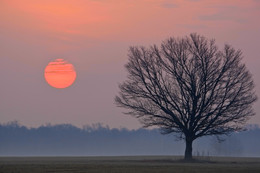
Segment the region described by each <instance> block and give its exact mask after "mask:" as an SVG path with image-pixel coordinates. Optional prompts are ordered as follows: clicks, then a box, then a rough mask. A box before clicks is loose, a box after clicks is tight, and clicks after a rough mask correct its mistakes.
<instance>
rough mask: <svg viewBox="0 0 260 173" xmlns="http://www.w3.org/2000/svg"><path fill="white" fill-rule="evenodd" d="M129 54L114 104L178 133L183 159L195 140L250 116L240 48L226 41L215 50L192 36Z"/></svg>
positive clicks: (249, 84) (252, 97) (238, 126)
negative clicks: (124, 79)
mask: <svg viewBox="0 0 260 173" xmlns="http://www.w3.org/2000/svg"><path fill="white" fill-rule="evenodd" d="M128 57H129V62H128V63H127V64H126V65H125V67H126V69H127V71H128V77H127V80H126V81H125V82H123V83H122V84H120V85H119V88H120V92H119V95H118V96H116V98H115V102H116V104H117V105H118V106H119V107H123V108H126V109H128V110H129V111H128V112H127V113H126V114H130V115H133V116H135V117H137V118H138V119H139V120H140V122H141V123H142V124H143V125H144V127H150V126H157V127H160V129H161V130H162V133H164V134H168V133H172V132H175V133H177V134H178V137H179V138H180V139H184V140H185V142H186V150H185V159H187V160H188V159H192V142H193V141H194V140H195V139H197V138H199V137H202V136H206V135H223V134H229V133H231V132H234V131H239V130H242V129H243V126H244V124H245V122H246V121H247V120H248V118H249V117H251V116H253V115H254V112H253V109H252V103H253V102H254V101H256V99H257V97H256V94H255V93H254V91H253V89H254V83H253V79H252V76H251V74H250V73H249V71H248V70H247V69H246V66H245V64H243V63H242V62H241V59H242V52H241V51H240V50H235V49H234V48H232V47H231V46H230V45H225V46H224V49H223V50H219V49H218V47H217V46H216V44H215V41H214V40H209V39H207V38H205V37H203V36H200V35H198V34H191V35H190V36H187V37H184V38H177V39H176V38H169V39H168V40H166V41H164V42H163V43H162V44H161V47H158V46H156V45H154V46H151V47H149V48H145V47H130V50H129V54H128Z"/></svg>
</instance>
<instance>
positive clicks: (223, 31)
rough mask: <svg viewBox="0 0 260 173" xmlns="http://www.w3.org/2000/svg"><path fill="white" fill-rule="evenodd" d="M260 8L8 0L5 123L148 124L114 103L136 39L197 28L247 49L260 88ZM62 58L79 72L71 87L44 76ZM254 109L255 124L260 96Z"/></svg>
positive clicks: (228, 0)
mask: <svg viewBox="0 0 260 173" xmlns="http://www.w3.org/2000/svg"><path fill="white" fill-rule="evenodd" d="M259 9H260V1H259V0H247V1H245V0H211V1H207V0H196V1H195V0H138V1H132V0H126V1H122V0H106V1H103V0H78V1H69V0H39V1H34V0H23V1H20V0H1V1H0V60H1V63H0V78H1V85H0V97H1V104H0V122H1V123H6V122H9V121H13V120H17V121H19V122H20V123H21V124H23V125H26V126H28V127H39V126H40V125H42V124H45V123H52V124H60V123H69V124H72V125H75V126H77V127H82V126H83V125H84V124H93V123H103V124H105V125H109V126H110V127H111V128H120V127H126V128H128V129H137V128H140V127H141V125H140V124H139V122H138V121H137V120H136V119H134V118H132V117H130V116H125V115H123V113H122V112H123V111H124V110H122V109H119V108H117V107H116V106H115V104H114V97H115V95H116V94H117V93H118V83H119V82H121V81H123V80H124V79H125V78H126V72H125V69H124V64H125V63H126V61H127V53H128V52H127V50H128V48H129V46H132V45H144V46H149V45H151V44H153V43H156V44H158V43H161V41H162V40H164V39H166V38H168V37H169V36H176V37H178V36H179V37H181V36H185V35H188V34H190V33H192V32H197V33H198V34H201V35H205V36H206V37H207V38H215V39H216V42H217V44H218V45H219V46H220V47H223V44H224V43H230V44H231V45H232V46H234V47H235V48H236V49H241V50H242V52H243V55H244V59H243V61H244V62H245V63H246V65H247V67H248V69H249V70H250V71H251V73H252V74H253V77H254V81H255V84H256V88H255V89H256V93H257V94H258V95H260V87H259V86H260V78H259V77H258V75H259V74H260V68H259V65H260V58H259V40H260V23H259V22H258V21H259V17H260V10H259ZM57 58H61V59H65V60H68V61H69V62H70V63H72V64H73V65H74V67H75V70H76V72H77V78H76V81H75V83H74V84H72V86H70V87H68V88H66V89H56V88H52V87H51V86H49V85H48V84H47V83H46V81H45V79H44V69H45V67H46V66H47V65H48V63H49V62H50V61H52V60H54V59H57ZM254 108H255V111H256V116H255V117H253V118H252V119H251V120H250V121H249V123H254V124H260V102H259V101H257V102H256V103H255V105H254Z"/></svg>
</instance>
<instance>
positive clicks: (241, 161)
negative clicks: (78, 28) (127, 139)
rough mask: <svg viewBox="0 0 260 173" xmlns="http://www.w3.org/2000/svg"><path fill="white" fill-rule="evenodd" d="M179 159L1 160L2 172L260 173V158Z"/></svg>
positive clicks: (0, 171) (135, 157)
mask: <svg viewBox="0 0 260 173" xmlns="http://www.w3.org/2000/svg"><path fill="white" fill-rule="evenodd" d="M181 158H182V157H177V156H173V157H172V156H129V157H0V173H43V172H52V173H73V172H76V173H84V172H87V173H100V172H101V173H102V172H104V173H178V172H181V173H204V172H215V173H222V172H228V173H233V172H234V173H240V172H249V173H254V172H255V173H259V172H260V158H231V157H230V158H229V157H200V158H198V157H197V158H196V157H195V158H196V159H197V160H196V161H195V162H193V163H185V162H183V161H182V160H181Z"/></svg>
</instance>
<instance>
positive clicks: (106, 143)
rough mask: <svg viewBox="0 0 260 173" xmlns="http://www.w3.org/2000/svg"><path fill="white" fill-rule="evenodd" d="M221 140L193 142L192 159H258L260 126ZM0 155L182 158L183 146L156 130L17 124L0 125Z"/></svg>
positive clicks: (211, 139)
mask: <svg viewBox="0 0 260 173" xmlns="http://www.w3.org/2000/svg"><path fill="white" fill-rule="evenodd" d="M248 128H249V130H248V131H246V132H240V133H234V134H233V135H231V136H229V137H223V138H222V139H226V140H225V141H223V142H221V143H219V142H218V141H217V138H216V137H203V138H200V139H198V140H197V141H195V142H194V146H193V155H194V156H204V157H206V158H207V157H208V156H233V157H242V156H244V157H260V139H259V138H257V136H260V128H259V126H252V125H251V126H249V127H248ZM0 139H1V143H0V156H131V155H139V156H140V155H183V152H184V149H185V144H184V142H183V141H178V140H176V138H175V137H174V135H173V134H171V135H161V134H160V133H159V131H158V130H157V129H153V130H145V129H138V130H127V129H115V128H112V129H111V128H109V127H107V126H102V125H101V124H94V125H91V126H89V125H88V126H87V125H86V126H85V127H84V128H82V129H80V128H77V127H75V126H72V125H70V124H60V125H50V124H49V125H45V126H41V127H39V128H32V129H28V128H26V127H24V126H21V125H19V124H17V123H16V122H13V123H9V124H2V125H0Z"/></svg>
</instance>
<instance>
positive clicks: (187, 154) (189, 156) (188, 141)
mask: <svg viewBox="0 0 260 173" xmlns="http://www.w3.org/2000/svg"><path fill="white" fill-rule="evenodd" d="M192 142H193V140H192V139H190V138H187V137H186V149H185V157H184V159H185V160H191V159H192Z"/></svg>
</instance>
